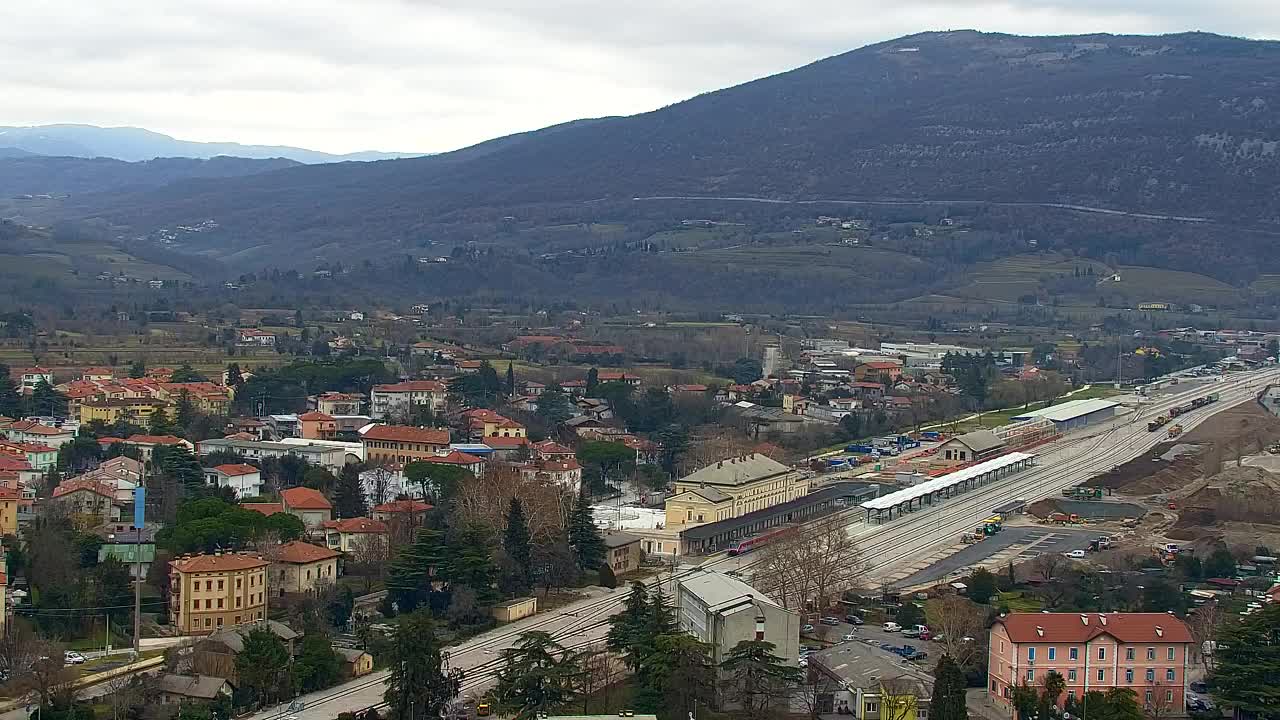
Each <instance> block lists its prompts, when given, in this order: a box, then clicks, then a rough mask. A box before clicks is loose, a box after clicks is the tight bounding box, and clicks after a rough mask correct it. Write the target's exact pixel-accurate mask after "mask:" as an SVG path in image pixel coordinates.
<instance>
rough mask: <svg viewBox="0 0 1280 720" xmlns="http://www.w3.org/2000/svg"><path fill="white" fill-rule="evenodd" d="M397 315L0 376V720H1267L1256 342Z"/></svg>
mask: <svg viewBox="0 0 1280 720" xmlns="http://www.w3.org/2000/svg"><path fill="white" fill-rule="evenodd" d="M429 312H430V308H429V307H428V306H426V305H423V306H421V307H418V308H416V310H415V313H411V314H410V315H407V316H402V315H397V314H395V313H392V312H388V311H385V310H380V311H371V312H368V313H365V312H360V311H343V312H341V313H339V314H338V315H337V316H335V317H332V318H330V319H329V320H328V321H327V322H320V323H315V324H313V323H308V322H306V321H305V320H304V319H303V317H302V314H301V312H298V313H297V314H296V315H295V317H294V318H293V319H292V320H293V322H292V323H290V319H289V318H288V317H286V316H283V315H284V314H282V316H281V317H262V318H261V320H260V322H258V323H255V324H254V326H252V327H249V326H238V327H228V328H223V329H220V330H218V331H217V332H215V333H212V335H214V336H216V338H217V343H218V344H219V345H220V346H222V347H223V348H224V349H225V353H224V354H222V355H221V356H220V358H219V360H218V362H217V364H210V363H209V362H208V361H207V360H204V359H201V360H200V361H197V362H194V363H193V362H188V361H184V362H169V363H164V364H159V363H157V362H156V361H157V360H163V359H165V356H166V354H167V355H168V356H169V357H171V358H173V359H178V360H181V359H183V357H184V353H183V352H179V351H178V348H177V347H176V346H175V347H173V348H172V349H170V350H164V349H159V350H154V351H150V352H148V353H147V354H145V355H144V354H141V353H138V352H137V351H136V348H135V349H133V354H132V355H131V356H130V355H125V353H127V352H129V351H130V349H128V348H125V347H121V349H120V350H118V351H110V352H109V353H108V354H109V355H110V356H111V357H109V358H108V359H110V360H112V362H109V363H108V364H105V365H104V364H97V365H75V364H69V363H67V362H66V360H68V359H70V358H74V357H76V353H73V352H66V353H63V354H61V355H59V354H58V353H56V352H53V351H52V350H53V348H50V351H47V352H43V353H41V354H40V355H41V358H42V360H43V362H44V364H42V365H38V366H36V365H32V366H25V367H19V366H14V367H11V368H7V370H6V371H5V372H4V373H2V374H0V416H2V417H0V433H3V434H4V436H5V439H4V440H2V441H0V493H3V494H2V495H0V535H2V536H3V543H4V548H5V552H6V560H7V571H6V573H5V574H4V575H2V576H0V592H3V594H4V598H5V608H6V612H5V614H4V616H3V622H4V624H5V638H6V639H5V650H4V652H3V653H0V655H2V656H3V657H2V659H3V661H4V663H5V666H4V668H3V671H4V673H5V674H4V676H3V677H4V682H5V685H4V687H5V688H8V690H7V695H8V697H9V698H10V700H9V705H8V706H7V707H8V709H7V711H6V710H4V709H3V708H0V712H12V713H26V712H28V711H29V710H30V708H31V707H33V706H34V707H36V708H39V709H40V711H41V712H47V713H53V714H54V715H55V716H56V717H60V715H59V713H64V714H66V715H67V717H72V716H75V717H79V715H78V713H81V712H83V711H84V710H82V709H87V708H89V707H97V706H106V707H108V708H110V709H111V710H110V712H112V713H115V714H114V715H113V719H115V720H118V719H119V718H124V717H134V715H133V713H134V712H135V711H136V708H138V707H139V706H142V705H146V706H149V707H148V710H154V711H155V712H159V713H162V714H164V715H166V716H168V715H173V714H175V713H176V714H177V715H179V716H182V717H201V718H204V717H210V718H225V717H229V716H231V715H233V714H234V715H236V716H237V717H239V716H241V715H242V714H245V713H248V714H249V716H250V717H253V718H255V719H256V720H284V719H286V718H287V719H289V720H293V719H297V720H320V719H321V718H332V717H340V718H346V717H351V718H356V717H359V718H371V717H374V716H381V714H382V713H386V712H388V711H389V712H391V713H392V714H393V716H394V717H405V718H418V717H437V716H446V717H475V716H486V715H493V716H512V717H534V716H535V715H541V714H547V715H550V714H568V713H569V712H570V711H576V712H577V713H579V714H581V713H590V712H596V713H603V714H610V713H612V714H616V713H619V712H621V713H629V714H630V713H634V714H636V715H637V716H643V715H645V714H650V715H656V716H657V717H663V718H681V717H686V716H690V715H691V714H694V713H696V714H698V715H699V716H704V717H705V716H710V717H751V718H764V717H774V716H796V717H809V718H818V717H819V716H827V715H853V716H855V717H858V718H861V719H862V720H926V719H927V718H930V717H931V716H932V717H933V718H934V720H939V719H940V718H945V719H946V720H954V719H955V718H965V717H987V718H991V719H992V720H997V719H998V718H1008V717H1015V716H1017V717H1023V718H1027V717H1031V716H1033V715H1035V714H1036V713H1040V717H1048V716H1049V715H1051V714H1052V713H1054V712H1069V713H1074V712H1081V713H1083V706H1084V704H1086V703H1087V704H1089V705H1090V706H1092V708H1093V710H1092V711H1093V712H1109V713H1112V714H1113V716H1114V717H1117V718H1133V719H1134V720H1137V718H1141V717H1150V718H1162V717H1170V716H1184V715H1187V714H1188V713H1190V714H1192V715H1194V716H1196V717H1216V716H1218V715H1220V714H1221V713H1222V712H1223V710H1224V709H1227V708H1234V709H1237V710H1247V708H1249V707H1251V706H1250V705H1249V703H1256V702H1260V701H1257V700H1253V699H1251V698H1252V697H1253V696H1252V695H1250V693H1249V691H1248V690H1247V688H1248V687H1249V686H1250V685H1251V684H1255V683H1257V682H1259V681H1258V680H1255V679H1252V678H1253V677H1254V675H1255V674H1257V673H1261V672H1264V671H1263V670H1262V669H1260V668H1255V667H1253V666H1252V664H1251V662H1250V660H1249V659H1248V657H1247V656H1246V655H1243V654H1241V653H1240V652H1239V650H1238V649H1241V648H1244V647H1246V646H1247V644H1248V640H1247V638H1249V637H1251V636H1252V635H1254V634H1258V633H1263V632H1269V631H1270V630H1269V628H1272V627H1274V622H1275V612H1274V611H1273V607H1274V606H1273V605H1272V604H1271V603H1273V602H1274V601H1276V600H1280V584H1277V576H1276V570H1277V569H1276V567H1275V563H1276V560H1275V557H1274V554H1273V553H1272V552H1271V551H1270V550H1269V549H1268V548H1269V547H1275V546H1276V544H1278V543H1280V526H1275V525H1273V524H1271V523H1273V522H1274V517H1273V513H1274V510H1275V509H1276V508H1277V507H1280V505H1278V503H1280V481H1277V480H1276V479H1275V477H1274V476H1273V475H1271V474H1270V472H1269V470H1270V469H1271V468H1274V467H1280V418H1277V417H1276V415H1277V414H1278V413H1280V403H1277V401H1276V400H1275V398H1276V397H1277V396H1278V395H1280V382H1278V381H1277V378H1280V369H1277V366H1276V356H1277V350H1276V344H1277V339H1278V336H1276V335H1275V334H1268V333H1265V332H1252V331H1230V330H1218V331H1201V330H1196V329H1194V328H1172V329H1169V330H1161V331H1156V332H1150V333H1137V334H1134V336H1133V337H1130V338H1128V340H1127V341H1126V342H1123V343H1115V344H1113V345H1110V346H1109V347H1107V346H1106V344H1105V343H1103V347H1102V348H1101V350H1102V352H1101V353H1094V352H1092V351H1091V350H1090V349H1089V348H1088V347H1087V342H1085V343H1082V342H1079V341H1078V340H1077V339H1076V338H1073V337H1066V338H1063V339H1060V340H1059V341H1058V342H1040V343H1037V344H1035V345H1033V346H1029V347H1019V346H1016V345H1013V344H1009V343H1007V342H997V343H992V342H990V338H992V337H998V334H997V335H991V334H987V335H986V337H987V339H988V340H987V341H986V342H982V341H981V338H982V337H983V334H984V333H986V332H987V329H977V328H975V329H974V330H973V331H972V337H973V338H975V339H979V342H972V341H971V342H972V344H960V342H964V340H963V339H960V340H958V341H957V342H954V343H939V342H936V341H934V340H931V339H925V338H921V339H916V340H907V339H900V338H896V339H893V340H888V339H878V338H875V337H872V336H870V335H869V334H868V333H867V332H866V331H865V329H858V330H855V331H854V332H853V333H845V332H840V333H835V334H832V336H829V337H795V336H793V335H790V334H788V333H785V332H775V333H763V332H760V331H758V330H757V332H756V333H755V334H754V335H752V334H749V333H747V332H746V331H747V330H749V329H750V327H751V326H752V323H750V322H748V321H747V320H745V319H743V318H740V317H734V318H727V319H726V321H725V322H723V323H722V324H718V325H716V326H715V329H716V330H717V331H722V332H724V331H728V332H732V333H737V335H736V336H734V337H736V338H737V341H735V342H730V343H728V344H729V345H730V346H731V347H736V348H738V349H736V350H735V351H734V352H735V355H734V356H730V357H729V358H725V357H724V356H723V355H722V354H720V352H721V350H720V348H713V349H712V351H713V352H712V354H707V351H706V349H704V350H703V351H702V353H703V357H706V358H707V359H706V360H705V361H701V360H695V361H693V362H690V361H689V360H686V361H684V362H680V363H665V364H663V365H661V366H655V364H654V363H653V362H641V361H638V356H639V355H640V354H641V353H642V352H652V350H640V349H638V348H637V347H633V346H629V345H630V343H629V341H627V340H625V339H623V338H625V337H632V338H637V337H643V336H644V334H645V333H646V332H648V331H650V330H654V329H657V327H656V324H655V323H641V324H639V325H634V326H632V327H633V328H634V329H633V331H632V334H630V335H617V336H614V338H615V339H612V340H603V339H599V338H598V337H597V338H596V339H585V338H586V337H588V336H590V333H588V328H587V327H586V325H585V324H584V320H586V322H587V323H589V322H591V321H590V319H589V318H583V317H577V318H575V317H573V316H572V314H570V315H568V316H566V317H565V318H563V322H562V323H561V324H559V325H552V326H544V327H541V328H536V329H535V328H529V329H523V328H510V329H507V330H505V331H504V330H503V328H502V326H501V325H498V324H493V325H489V326H487V327H485V328H484V332H483V333H477V332H474V331H473V330H471V329H470V328H466V327H454V326H451V324H450V323H440V322H432V323H430V324H431V326H432V328H431V329H424V328H423V325H424V323H422V322H413V319H415V318H418V317H423V316H426V314H427V313H429ZM366 316H367V317H366ZM406 320H407V321H406ZM185 322H188V321H187V320H182V319H177V320H176V322H174V323H173V324H174V325H175V326H180V325H182V324H183V323H185ZM290 324H292V326H293V327H291V328H290V327H288V326H289V325H290ZM264 328H270V329H264ZM388 328H391V329H392V330H388ZM339 329H340V330H339ZM393 330H394V331H393ZM535 330H536V331H535ZM375 335H376V336H379V337H380V338H381V339H380V340H379V341H378V344H377V347H376V350H377V352H376V353H375V352H374V350H375V348H374V347H373V346H371V345H370V343H369V341H368V340H367V338H369V337H372V336H375ZM396 337H399V338H402V340H400V341H399V342H398V343H397V342H395V341H390V342H389V339H391V338H396ZM312 340H314V341H313V342H312ZM72 349H73V348H72V347H71V346H68V350H72ZM686 352H687V353H689V354H693V353H694V348H693V347H689V348H688V350H686ZM117 353H120V354H119V355H118V354H117ZM122 355H123V357H124V358H129V357H131V358H132V359H122ZM188 357H191V356H188ZM714 357H721V358H724V359H722V360H714V359H712V358H714ZM33 359H34V358H33ZM1108 361H1110V362H1113V363H1114V364H1112V365H1109V366H1105V368H1102V369H1100V368H1092V369H1091V367H1090V365H1089V364H1090V363H1091V362H1096V363H1105V362H1108ZM697 362H701V363H702V365H700V366H699V365H696V364H695V363H697ZM691 365H692V367H691ZM1106 370H1109V371H1110V372H1112V373H1114V374H1115V376H1114V378H1111V379H1109V380H1107V381H1105V382H1104V381H1097V380H1095V381H1094V382H1088V381H1086V380H1085V378H1086V377H1088V376H1089V375H1090V374H1091V373H1093V374H1094V377H1097V376H1098V374H1100V373H1102V372H1105V371H1106ZM1232 461H1234V462H1232ZM1245 498H1248V499H1245ZM1273 536H1274V539H1268V538H1272V537H1273ZM1232 703H1236V704H1234V705H1233V704H1232ZM1098 708H1103V710H1099V709H1098ZM15 717H18V716H17V715H15Z"/></svg>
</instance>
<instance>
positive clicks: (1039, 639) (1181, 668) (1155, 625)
mask: <svg viewBox="0 0 1280 720" xmlns="http://www.w3.org/2000/svg"><path fill="white" fill-rule="evenodd" d="M990 641H991V645H990V651H989V652H990V658H989V663H988V669H987V672H988V675H987V679H988V683H987V692H988V693H990V695H991V699H992V700H993V701H994V702H995V703H996V704H997V705H1000V706H1002V707H1005V708H1007V709H1008V710H1009V712H1010V715H1012V714H1013V707H1012V705H1011V704H1010V695H1011V694H1012V688H1014V687H1016V686H1018V685H1021V684H1023V683H1025V684H1027V685H1030V686H1032V687H1041V686H1043V684H1044V679H1045V676H1047V675H1048V674H1049V673H1050V672H1057V673H1059V674H1061V675H1062V677H1063V678H1064V679H1065V680H1066V691H1065V692H1064V693H1063V695H1062V697H1060V698H1059V699H1058V702H1059V704H1060V705H1065V704H1066V701H1067V700H1068V699H1071V698H1081V697H1083V696H1084V694H1085V693H1086V692H1089V691H1091V690H1098V691H1102V692H1105V691H1107V690H1108V689H1110V688H1113V687H1121V688H1128V689H1130V690H1133V691H1134V693H1136V694H1137V696H1138V702H1139V703H1140V704H1142V705H1143V706H1144V707H1148V708H1159V709H1161V710H1162V711H1163V713H1164V714H1166V715H1184V714H1185V711H1184V709H1183V708H1184V707H1185V689H1186V682H1187V678H1186V671H1187V668H1188V667H1189V665H1190V661H1189V658H1188V653H1189V651H1190V649H1191V644H1192V642H1193V640H1192V638H1191V631H1190V630H1188V629H1187V626H1186V624H1185V623H1184V622H1182V621H1181V620H1179V619H1178V618H1177V617H1174V616H1173V615H1167V614H1162V613H1011V614H1009V615H1005V616H1003V617H1001V618H1000V619H999V620H997V621H996V622H995V624H994V625H992V626H991V635H990Z"/></svg>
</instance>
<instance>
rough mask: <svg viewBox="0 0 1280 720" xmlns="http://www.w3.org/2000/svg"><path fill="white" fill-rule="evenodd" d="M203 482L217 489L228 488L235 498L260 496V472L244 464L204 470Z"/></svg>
mask: <svg viewBox="0 0 1280 720" xmlns="http://www.w3.org/2000/svg"><path fill="white" fill-rule="evenodd" d="M204 479H205V482H208V483H210V484H212V485H216V486H217V487H229V488H231V489H232V490H234V491H235V493H236V497H238V498H242V497H257V496H259V495H261V494H262V471H261V470H259V469H258V468H256V467H254V466H252V465H245V464H244V463H230V464H226V465H218V466H216V467H211V468H205V471H204Z"/></svg>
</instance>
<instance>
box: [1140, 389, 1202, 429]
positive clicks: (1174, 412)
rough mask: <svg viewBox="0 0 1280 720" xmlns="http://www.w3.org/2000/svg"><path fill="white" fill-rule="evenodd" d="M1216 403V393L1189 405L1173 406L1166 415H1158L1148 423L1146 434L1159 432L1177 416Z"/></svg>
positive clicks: (1196, 399) (1193, 401)
mask: <svg viewBox="0 0 1280 720" xmlns="http://www.w3.org/2000/svg"><path fill="white" fill-rule="evenodd" d="M1216 402H1218V393H1209V394H1208V395H1201V396H1200V397H1198V398H1195V399H1193V400H1192V401H1191V402H1189V403H1185V404H1183V405H1174V406H1173V407H1171V408H1169V411H1168V413H1167V414H1164V415H1158V416H1156V418H1155V419H1154V420H1150V421H1148V422H1147V432H1155V431H1156V430H1159V429H1160V428H1162V427H1164V426H1165V425H1168V424H1169V421H1170V420H1172V419H1174V418H1176V417H1178V416H1179V415H1182V414H1184V413H1189V412H1191V411H1192V410H1198V409H1200V408H1202V407H1204V406H1206V405H1212V404H1213V403H1216Z"/></svg>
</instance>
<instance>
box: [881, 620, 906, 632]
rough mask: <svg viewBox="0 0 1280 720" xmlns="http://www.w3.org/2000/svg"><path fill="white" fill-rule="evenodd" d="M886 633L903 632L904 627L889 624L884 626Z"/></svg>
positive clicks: (892, 623) (894, 623)
mask: <svg viewBox="0 0 1280 720" xmlns="http://www.w3.org/2000/svg"><path fill="white" fill-rule="evenodd" d="M883 630H884V631H885V632H901V631H902V626H901V625H899V624H898V623H896V622H887V623H885V624H884V626H883Z"/></svg>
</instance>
